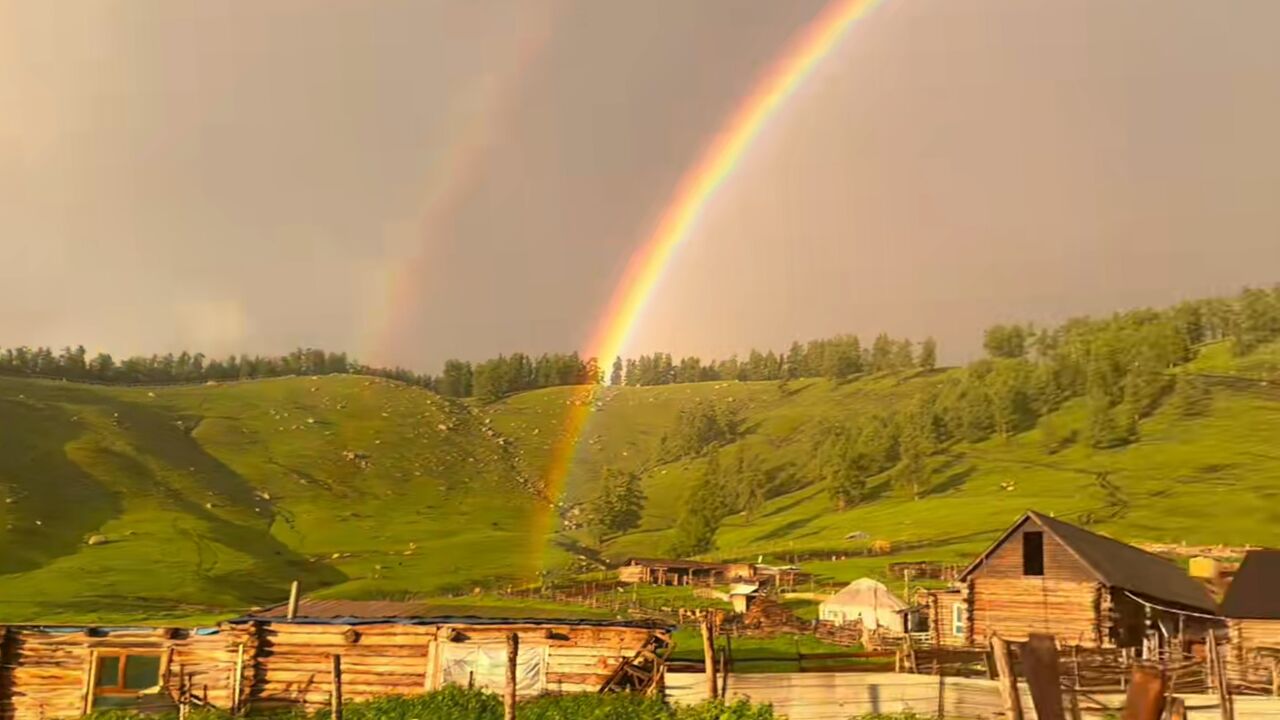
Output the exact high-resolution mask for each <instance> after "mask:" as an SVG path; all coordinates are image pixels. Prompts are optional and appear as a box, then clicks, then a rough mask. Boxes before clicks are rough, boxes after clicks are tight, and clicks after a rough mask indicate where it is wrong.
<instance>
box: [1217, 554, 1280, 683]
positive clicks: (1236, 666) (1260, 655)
mask: <svg viewBox="0 0 1280 720" xmlns="http://www.w3.org/2000/svg"><path fill="white" fill-rule="evenodd" d="M1222 614H1223V615H1225V616H1226V618H1227V627H1228V630H1229V632H1230V637H1231V649H1230V656H1229V662H1230V664H1231V666H1232V670H1233V671H1234V672H1233V673H1232V674H1233V675H1236V677H1237V679H1238V680H1241V681H1244V682H1245V683H1247V684H1250V685H1257V686H1263V687H1270V686H1271V683H1272V681H1273V678H1272V675H1273V673H1275V672H1276V671H1277V670H1280V550H1251V551H1249V552H1248V553H1247V554H1246V555H1245V556H1244V562H1242V563H1240V569H1239V570H1237V571H1236V575H1235V578H1234V579H1233V580H1232V581H1231V586H1230V587H1229V588H1228V589H1227V596H1226V598H1225V599H1224V600H1223V601H1222Z"/></svg>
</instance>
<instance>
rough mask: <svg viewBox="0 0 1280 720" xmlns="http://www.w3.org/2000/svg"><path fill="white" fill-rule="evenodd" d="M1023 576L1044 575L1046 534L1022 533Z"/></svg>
mask: <svg viewBox="0 0 1280 720" xmlns="http://www.w3.org/2000/svg"><path fill="white" fill-rule="evenodd" d="M1022 574H1023V575H1044V533H1042V532H1024V533H1022Z"/></svg>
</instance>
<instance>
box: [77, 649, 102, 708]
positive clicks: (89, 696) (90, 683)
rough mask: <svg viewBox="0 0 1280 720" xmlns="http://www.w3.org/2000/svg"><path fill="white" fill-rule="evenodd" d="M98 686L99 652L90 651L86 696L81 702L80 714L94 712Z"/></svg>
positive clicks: (86, 672) (85, 685)
mask: <svg viewBox="0 0 1280 720" xmlns="http://www.w3.org/2000/svg"><path fill="white" fill-rule="evenodd" d="M97 685H98V651H97V650H93V649H91V650H89V667H87V668H86V669H85V673H84V696H83V697H82V698H81V700H80V714H81V715H88V714H89V713H91V712H93V690H94V688H95V687H97Z"/></svg>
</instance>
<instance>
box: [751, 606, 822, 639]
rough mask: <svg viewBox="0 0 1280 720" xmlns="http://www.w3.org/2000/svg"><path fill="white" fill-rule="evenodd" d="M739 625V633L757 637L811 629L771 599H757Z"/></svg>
mask: <svg viewBox="0 0 1280 720" xmlns="http://www.w3.org/2000/svg"><path fill="white" fill-rule="evenodd" d="M737 625H738V631H739V633H741V634H743V635H751V636H757V637H768V636H771V635H778V634H782V633H795V632H805V631H807V630H808V629H809V625H808V623H805V622H804V621H802V620H800V619H799V618H797V617H796V616H795V613H793V612H791V611H790V610H788V609H787V607H786V606H785V605H783V604H782V603H780V602H778V601H777V600H774V599H773V598H769V597H761V598H757V599H756V600H755V602H753V603H751V607H750V608H749V609H748V610H747V612H746V614H744V615H743V616H742V619H741V620H739V621H738V623H737Z"/></svg>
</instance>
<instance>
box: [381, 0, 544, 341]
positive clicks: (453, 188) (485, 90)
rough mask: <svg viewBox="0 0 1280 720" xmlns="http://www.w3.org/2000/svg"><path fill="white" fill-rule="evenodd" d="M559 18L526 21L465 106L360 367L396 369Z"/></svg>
mask: <svg viewBox="0 0 1280 720" xmlns="http://www.w3.org/2000/svg"><path fill="white" fill-rule="evenodd" d="M531 7H537V6H532V5H531ZM560 11H561V3H560V2H549V3H544V4H543V5H542V6H541V7H540V12H537V13H535V14H533V16H532V17H531V18H526V20H525V22H523V23H522V24H521V26H522V28H523V29H524V32H523V33H522V34H521V36H520V38H519V42H518V44H517V45H516V48H515V52H513V53H512V54H511V56H510V57H508V58H507V59H506V62H504V63H502V64H501V65H499V66H498V67H497V68H496V69H495V71H494V72H493V73H491V74H490V75H488V76H486V77H485V78H483V79H482V80H481V81H480V82H478V83H476V85H475V86H474V87H472V88H470V91H471V92H470V94H469V96H468V97H467V98H466V102H463V103H461V105H462V108H461V110H459V111H458V114H457V116H456V117H455V118H454V119H453V122H452V124H451V130H452V131H451V132H450V133H449V136H450V138H451V139H450V142H449V143H448V144H447V145H445V146H444V147H443V149H442V153H441V157H440V158H439V159H438V160H437V161H436V162H433V163H432V164H431V167H430V168H429V171H428V176H427V178H426V190H425V192H424V195H423V200H422V203H421V204H422V208H423V210H422V214H421V217H420V219H419V222H418V231H417V232H416V233H415V234H414V235H415V238H416V239H417V240H418V242H416V243H415V244H413V245H412V246H410V247H408V248H405V249H402V250H401V251H399V252H392V253H390V255H389V257H388V259H387V260H386V261H385V262H384V263H383V268H382V273H381V275H382V280H383V281H382V282H381V283H379V287H382V288H384V289H385V293H384V295H383V297H382V298H381V300H382V302H381V310H380V311H377V312H373V313H370V316H371V317H372V318H373V322H372V323H371V324H370V325H369V327H368V328H367V329H366V335H365V338H364V340H363V342H362V344H361V348H362V352H361V353H360V359H361V360H363V361H365V362H367V363H369V364H371V365H375V366H378V365H383V366H389V365H391V364H393V358H394V357H395V356H396V350H397V348H396V347H394V344H395V342H396V341H397V339H398V338H399V332H400V330H401V329H402V328H405V327H408V326H410V325H411V324H412V320H413V318H414V317H415V315H416V313H418V312H420V308H419V307H418V305H419V302H420V297H419V296H420V295H421V292H422V288H423V286H424V285H425V284H426V283H428V282H430V281H431V276H432V274H433V273H435V272H439V268H438V267H437V263H436V262H434V261H435V260H436V259H437V258H434V257H433V256H432V252H433V251H436V250H439V249H440V248H441V245H442V244H443V243H442V239H443V238H445V237H447V236H448V235H449V233H451V232H453V231H454V229H455V228H454V223H455V222H456V220H457V217H458V215H459V213H460V211H461V210H462V208H463V207H464V206H465V204H466V202H467V201H468V200H470V199H471V198H472V197H473V196H474V195H475V193H476V191H477V190H478V189H479V188H480V187H481V184H482V183H483V180H484V162H485V160H486V158H487V157H488V155H489V153H490V152H491V150H492V148H493V145H494V143H495V142H496V141H497V140H498V139H499V138H500V137H501V136H502V134H503V133H504V132H505V131H506V130H507V129H508V126H509V125H510V123H512V122H514V121H515V120H516V118H515V117H514V116H515V113H514V106H515V104H516V102H517V101H518V100H519V99H520V93H521V91H522V85H523V83H524V78H525V75H526V74H527V73H528V72H529V71H530V69H531V68H533V67H535V66H537V64H538V63H539V62H540V59H541V56H542V54H543V52H544V51H545V49H546V46H547V43H548V41H549V40H550V38H551V35H552V31H553V29H554V26H555V21H556V19H557V17H558V15H559V13H560Z"/></svg>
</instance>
